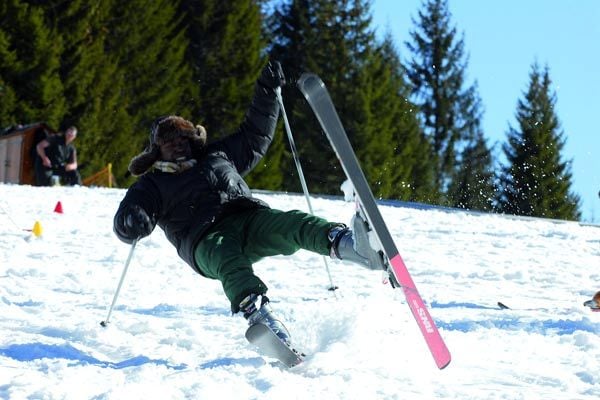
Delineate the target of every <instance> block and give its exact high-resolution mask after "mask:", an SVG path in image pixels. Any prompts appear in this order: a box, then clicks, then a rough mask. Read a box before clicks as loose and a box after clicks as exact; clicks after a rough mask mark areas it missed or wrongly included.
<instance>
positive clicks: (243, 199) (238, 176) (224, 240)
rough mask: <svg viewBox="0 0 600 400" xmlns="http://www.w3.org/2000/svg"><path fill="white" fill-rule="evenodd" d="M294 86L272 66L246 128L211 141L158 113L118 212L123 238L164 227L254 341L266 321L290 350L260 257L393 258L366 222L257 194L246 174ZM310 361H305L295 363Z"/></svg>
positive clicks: (372, 265) (364, 261) (371, 264)
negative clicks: (218, 287)
mask: <svg viewBox="0 0 600 400" xmlns="http://www.w3.org/2000/svg"><path fill="white" fill-rule="evenodd" d="M284 84H285V78H284V75H283V71H282V69H281V66H280V64H279V63H278V62H270V63H268V64H267V66H266V67H265V68H264V69H263V71H262V72H261V75H260V76H259V78H258V81H257V83H256V86H255V91H254V98H253V100H252V103H251V105H250V108H249V110H248V111H247V113H246V116H245V118H244V120H243V122H242V123H241V125H240V126H239V128H238V129H237V131H236V132H234V133H233V134H231V135H229V136H227V137H225V138H223V139H221V140H218V141H215V142H213V143H210V144H207V143H206V130H205V129H204V128H203V127H201V126H199V125H196V126H194V125H193V124H192V123H191V122H189V121H187V120H185V119H183V118H181V117H179V116H172V115H171V116H163V117H159V118H158V119H156V120H155V121H154V122H153V124H152V126H151V132H150V145H149V147H148V148H146V150H145V151H144V152H143V153H141V154H139V155H138V156H136V157H134V158H133V159H132V160H131V163H130V165H129V171H130V172H131V173H132V174H133V175H135V176H139V179H138V180H137V181H136V182H135V183H134V184H133V185H132V186H131V187H130V188H129V189H128V190H127V193H126V195H125V197H124V199H123V200H122V202H121V204H120V206H119V208H118V210H117V212H116V215H115V217H114V232H115V233H116V235H117V236H118V238H119V239H121V240H122V241H123V242H125V243H133V241H134V240H136V239H140V238H143V237H145V236H148V235H150V233H151V232H152V231H153V230H154V227H155V226H156V225H158V226H160V227H161V228H162V229H163V231H164V232H165V234H166V236H167V238H168V239H169V241H170V242H171V243H172V244H173V245H174V246H175V247H176V248H177V251H178V254H179V256H180V257H181V258H182V259H183V260H184V261H186V262H187V263H188V264H189V265H190V266H191V267H192V268H193V269H194V270H195V271H196V272H197V273H199V274H200V275H202V276H204V277H207V278H210V279H218V280H219V281H220V282H221V284H222V286H223V290H224V292H225V295H226V296H227V298H228V299H229V301H230V303H231V310H232V312H233V313H238V312H241V313H242V314H243V316H244V317H245V318H246V319H247V320H248V324H249V325H250V328H249V333H248V334H247V337H248V338H249V340H253V338H254V337H253V332H258V330H256V329H255V330H252V331H251V329H252V327H253V326H255V327H256V326H257V324H261V326H263V325H264V326H266V327H268V328H269V330H270V332H269V333H274V334H275V335H277V337H278V338H279V340H280V341H281V343H284V344H285V345H286V346H287V347H288V348H289V347H291V339H290V334H289V332H288V331H287V329H286V328H285V326H284V325H283V324H282V323H281V321H279V320H278V319H277V318H276V317H275V316H274V314H273V312H272V310H271V308H270V305H269V299H268V297H267V296H266V292H267V285H266V284H265V283H264V282H263V281H262V280H261V279H260V278H259V277H257V276H256V275H255V274H254V272H253V269H252V265H253V264H254V263H255V262H257V261H259V260H260V259H261V258H263V257H268V256H274V255H280V254H282V255H290V254H293V253H294V252H296V251H297V250H299V249H306V250H309V251H313V252H315V253H318V254H321V255H330V256H331V257H332V258H334V259H340V260H348V261H353V262H356V263H359V264H361V265H363V266H365V267H367V268H369V269H380V268H382V267H383V261H382V254H381V253H380V252H379V251H375V250H373V249H372V248H371V247H370V246H369V244H368V243H369V242H368V237H367V236H366V235H363V234H362V233H364V232H365V230H364V229H362V228H363V227H364V221H361V220H360V219H359V218H356V217H355V218H354V220H353V224H354V223H356V224H357V225H356V226H357V227H359V228H361V229H358V232H357V233H354V232H353V230H351V229H349V228H347V227H346V226H345V225H344V224H341V223H336V222H328V221H326V220H324V219H322V218H319V217H316V216H314V215H310V214H307V213H304V212H301V211H297V210H293V211H287V212H284V211H280V210H275V209H271V208H269V207H268V205H267V204H266V203H264V202H263V201H261V200H258V199H256V198H253V197H252V194H251V192H250V189H249V188H248V185H247V184H246V182H245V181H244V180H243V178H242V177H243V176H244V175H245V174H247V173H248V172H250V171H251V170H252V169H253V168H254V167H255V166H256V165H257V164H258V162H259V161H260V159H261V158H262V157H263V156H264V154H265V153H266V151H267V149H268V147H269V145H270V143H271V141H272V139H273V136H274V132H275V127H276V124H277V119H278V115H279V103H278V101H277V97H276V89H277V88H279V87H280V86H282V85H284ZM355 238H356V242H357V243H356V245H355ZM356 249H358V250H356ZM374 260H375V261H374ZM260 328H261V333H260V334H261V335H263V334H264V332H263V331H262V328H264V327H260ZM255 343H257V345H258V346H259V348H261V346H262V345H264V342H261V341H260V340H257V341H256V342H255ZM268 345H269V344H268V343H267V345H266V346H267V347H268ZM277 345H279V343H277ZM262 350H263V351H264V350H265V348H264V347H263V348H262ZM267 352H268V349H267ZM300 361H301V357H298V358H297V359H296V360H295V361H290V363H289V364H290V365H293V364H296V363H298V362H300Z"/></svg>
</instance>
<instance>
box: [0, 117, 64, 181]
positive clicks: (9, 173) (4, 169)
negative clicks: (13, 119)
mask: <svg viewBox="0 0 600 400" xmlns="http://www.w3.org/2000/svg"><path fill="white" fill-rule="evenodd" d="M55 133H56V131H54V130H53V129H52V128H50V127H49V126H48V125H46V124H45V123H43V122H42V123H35V124H30V125H25V126H17V127H11V128H8V129H5V130H4V132H3V133H0V182H3V183H18V184H22V185H35V172H34V162H35V157H36V151H35V146H36V145H37V144H38V143H39V142H40V141H42V140H43V139H45V138H46V137H47V136H48V135H51V134H55Z"/></svg>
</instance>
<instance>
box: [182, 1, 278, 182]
mask: <svg viewBox="0 0 600 400" xmlns="http://www.w3.org/2000/svg"><path fill="white" fill-rule="evenodd" d="M180 14H181V15H182V18H183V23H184V25H185V26H186V27H187V37H188V39H189V42H190V45H189V47H188V50H187V52H186V59H187V61H188V64H189V65H191V66H192V70H193V80H194V82H196V83H197V85H198V92H199V97H198V98H197V99H196V100H195V101H194V102H193V104H192V105H191V107H192V115H193V117H194V118H195V119H196V120H197V121H199V122H200V123H201V124H202V125H204V126H205V127H206V129H207V132H208V139H209V141H213V140H216V139H219V138H221V137H223V136H225V135H227V134H230V133H232V132H234V130H235V129H237V127H238V126H239V124H240V123H241V121H242V120H243V118H244V114H245V113H246V111H247V109H248V106H249V105H250V100H251V99H252V95H253V92H254V87H255V83H256V79H257V78H258V75H259V73H260V71H261V70H262V68H263V67H264V66H265V65H266V62H267V58H266V57H265V56H264V49H265V47H266V45H267V44H266V40H265V38H264V35H263V15H262V14H261V9H260V2H258V1H256V0H234V1H226V2H223V1H220V0H202V1H198V0H183V1H182V2H181V5H180ZM282 152H283V146H282V142H281V137H280V135H277V138H276V140H275V141H274V142H273V144H272V145H271V147H270V148H269V151H268V153H267V155H266V156H265V157H264V158H263V159H262V160H261V163H260V164H259V165H258V166H257V167H256V168H255V169H254V170H253V172H252V173H251V174H250V175H249V176H248V177H247V180H248V183H249V184H250V185H252V186H253V187H257V188H263V189H281V181H282V176H281V170H280V160H281V155H282Z"/></svg>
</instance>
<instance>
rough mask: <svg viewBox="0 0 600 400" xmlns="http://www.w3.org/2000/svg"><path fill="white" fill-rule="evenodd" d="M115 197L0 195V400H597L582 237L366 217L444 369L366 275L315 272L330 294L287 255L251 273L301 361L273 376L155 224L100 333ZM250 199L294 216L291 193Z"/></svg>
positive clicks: (235, 319)
mask: <svg viewBox="0 0 600 400" xmlns="http://www.w3.org/2000/svg"><path fill="white" fill-rule="evenodd" d="M124 194H125V191H124V190H123V189H105V188H85V187H53V188H36V187H30V186H19V185H2V184H0V199H1V202H0V206H1V208H0V249H1V250H0V398H3V399H212V398H219V399H237V400H240V399H598V398H599V397H600V337H599V334H600V313H597V312H596V313H594V312H591V311H590V309H589V308H586V307H584V306H583V304H582V303H583V302H584V301H586V300H588V299H590V298H591V297H592V296H593V294H594V293H595V292H596V291H597V290H600V268H599V265H600V227H598V226H592V225H581V224H579V223H576V222H559V221H551V220H542V219H524V218H511V217H507V216H502V215H494V214H475V213H468V212H462V211H452V210H444V209H425V208H423V209H419V208H416V207H399V206H391V205H381V206H380V210H381V212H382V214H383V215H384V218H385V219H386V221H387V222H388V225H389V228H390V230H391V233H392V235H393V237H394V239H395V242H396V244H397V246H398V248H399V249H400V252H401V254H402V256H403V258H404V261H405V263H406V265H407V267H408V269H409V271H410V272H411V274H412V277H413V279H414V281H415V283H416V285H417V288H418V289H419V291H420V293H421V295H422V297H423V299H424V300H425V302H426V304H427V305H428V306H429V309H430V312H431V315H432V316H433V318H434V320H435V321H436V323H437V325H438V327H439V329H440V332H441V335H442V337H443V338H444V339H445V341H446V344H447V346H448V348H449V349H450V351H451V353H452V357H453V360H452V362H451V363H450V365H449V366H448V367H447V368H445V369H444V370H438V369H437V367H436V365H435V363H434V361H433V359H432V357H431V355H430V353H429V351H428V349H427V346H426V345H425V342H424V340H423V337H422V335H421V333H420V331H419V329H418V327H417V324H416V323H415V320H414V318H413V316H412V314H411V312H410V310H409V308H408V306H407V305H406V302H405V299H404V295H403V293H402V291H401V290H398V289H391V288H390V286H389V285H388V284H385V283H384V282H383V279H382V278H383V277H382V273H381V272H379V271H369V270H366V269H364V268H361V267H360V266H357V265H352V264H345V263H341V262H337V261H332V260H328V263H327V265H328V268H329V270H330V272H331V279H332V281H333V283H334V284H335V285H337V286H339V289H338V290H336V291H335V292H333V291H329V290H328V288H329V286H330V280H329V276H328V273H327V268H326V265H325V264H324V261H323V257H321V256H319V255H315V254H312V253H309V252H306V251H300V252H298V253H296V254H295V255H293V256H288V257H285V256H276V257H272V258H269V259H265V260H263V261H261V262H259V263H257V264H256V265H255V271H256V273H257V274H258V275H259V276H260V277H261V278H262V279H263V280H264V281H265V282H266V283H268V284H269V286H270V290H269V296H270V298H271V300H272V305H273V309H274V311H275V313H276V314H277V315H278V316H279V317H281V318H282V319H283V320H284V321H285V323H286V325H287V327H288V328H289V330H290V331H291V334H292V338H293V340H294V343H295V344H296V346H297V347H298V348H300V349H301V350H302V351H304V352H305V353H306V354H307V357H306V360H305V362H304V363H303V364H301V365H299V366H297V367H295V368H293V369H286V368H282V367H281V366H280V365H278V364H277V363H276V362H275V361H274V360H271V359H265V358H263V357H261V356H260V355H259V354H258V353H257V352H256V351H255V349H254V348H253V347H252V346H251V345H250V344H249V343H248V342H247V341H246V339H245V337H244V332H245V329H246V321H245V320H244V319H243V318H242V317H241V316H239V315H233V316H232V315H231V312H230V306H229V303H228V301H227V299H226V297H225V296H224V295H223V293H222V290H221V287H220V284H219V282H217V281H212V280H208V279H205V278H202V277H201V276H199V275H197V274H195V273H194V272H193V271H192V269H191V268H190V267H189V266H187V265H186V264H185V263H184V262H183V261H181V260H180V259H179V258H178V256H177V254H176V251H175V249H174V248H173V247H172V246H171V245H170V243H169V242H168V241H167V240H166V238H165V236H164V234H163V233H162V231H160V229H156V230H155V231H154V233H153V234H152V235H151V236H150V237H148V238H145V239H143V240H141V241H140V242H139V243H138V244H137V247H135V249H134V252H133V255H132V260H131V263H130V265H129V269H128V272H127V275H126V276H125V280H124V283H123V287H122V289H121V292H120V295H119V297H118V299H117V302H116V305H115V308H114V309H113V312H112V314H111V317H110V323H109V324H108V326H107V327H106V328H103V327H101V326H100V322H101V321H103V320H104V319H106V317H107V313H108V310H109V306H110V304H111V301H112V300H113V296H114V294H115V290H116V288H117V284H118V282H119V278H120V277H121V274H122V272H123V269H124V266H125V261H126V259H127V256H128V254H129V252H130V250H131V246H128V245H126V244H124V243H122V242H120V241H119V240H118V239H117V238H116V237H115V235H114V234H113V232H112V218H113V215H114V212H115V211H116V208H117V206H118V204H119V202H120V200H121V199H122V198H123V196H124ZM340 194H341V193H340ZM256 196H257V197H259V198H261V199H263V200H265V201H267V202H268V203H269V204H270V205H271V206H272V207H274V208H279V209H284V210H288V209H302V210H305V209H306V203H305V199H304V197H303V196H301V195H294V194H277V193H262V192H261V193H258V194H256ZM58 202H60V205H61V206H62V211H63V213H57V212H54V209H55V206H56V205H57V203H58ZM312 206H313V208H314V211H315V213H316V214H318V215H320V216H323V217H325V218H327V219H329V220H332V221H339V222H349V221H350V218H351V216H352V212H353V205H352V204H350V203H347V202H344V201H343V200H342V198H341V197H340V198H339V199H337V198H324V197H314V198H313V199H312ZM36 221H37V222H39V226H40V227H41V228H42V235H41V236H39V237H36V236H35V235H33V233H32V232H31V230H32V229H33V226H34V224H35V222H36ZM498 302H502V303H503V304H505V305H506V306H508V307H510V309H500V307H498V304H497V303H498Z"/></svg>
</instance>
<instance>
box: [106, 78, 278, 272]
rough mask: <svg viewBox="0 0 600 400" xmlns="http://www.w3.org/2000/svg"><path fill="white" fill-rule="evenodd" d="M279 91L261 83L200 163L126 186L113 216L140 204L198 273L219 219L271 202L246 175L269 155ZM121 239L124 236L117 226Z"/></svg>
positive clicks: (149, 174) (199, 158) (156, 173)
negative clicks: (199, 251)
mask: <svg viewBox="0 0 600 400" xmlns="http://www.w3.org/2000/svg"><path fill="white" fill-rule="evenodd" d="M278 114H279V103H278V101H277V98H276V94H275V90H274V89H270V88H265V87H262V86H261V85H259V84H257V87H256V90H255V93H254V98H253V100H252V103H251V105H250V108H249V110H248V111H247V113H246V116H245V117H244V120H243V122H242V124H241V125H240V127H239V128H238V129H237V131H236V132H235V133H233V134H231V135H229V136H227V137H225V138H223V139H221V140H219V141H216V142H214V143H211V144H209V145H207V146H206V147H205V148H204V149H203V151H202V154H200V155H199V156H196V157H195V158H196V159H197V161H198V163H197V164H196V165H195V166H194V167H192V168H190V169H188V170H186V171H184V172H181V173H179V174H173V173H167V172H162V171H151V172H147V173H146V174H144V175H142V176H141V177H140V178H139V179H138V180H137V181H136V182H135V183H134V184H133V185H132V186H131V187H130V188H129V189H128V190H127V193H126V194H125V197H124V198H123V200H122V201H121V204H120V206H119V209H118V210H117V213H116V215H115V219H114V221H116V220H117V218H118V217H119V215H120V213H122V212H125V211H126V209H127V208H128V207H131V206H133V205H138V206H140V207H142V208H143V209H144V210H145V211H146V213H147V214H148V215H149V216H150V219H151V220H152V223H153V224H154V225H156V224H158V226H160V227H161V228H162V230H163V231H164V232H165V235H166V236H167V239H169V241H170V242H171V243H172V244H173V245H174V246H175V247H176V248H177V252H178V254H179V256H180V257H181V258H182V259H183V260H184V261H186V262H187V263H188V264H189V265H190V266H191V267H192V268H193V269H194V270H195V271H196V272H198V273H200V270H199V268H198V266H197V265H196V263H195V262H194V248H195V247H196V244H197V243H198V242H199V241H200V239H201V238H202V236H203V235H204V234H205V233H206V231H207V230H208V228H210V227H211V225H213V224H214V223H215V222H216V221H218V220H219V219H220V218H222V217H224V216H226V215H230V214H231V213H234V212H236V211H240V210H245V209H249V208H258V207H268V206H267V204H266V203H264V202H263V201H261V200H259V199H255V198H253V197H252V194H251V192H250V189H249V187H248V185H247V184H246V182H245V181H244V180H243V178H242V177H243V176H244V175H246V174H247V173H248V172H250V171H251V170H252V168H254V167H255V166H256V165H257V164H258V162H259V160H260V159H261V158H262V157H263V156H264V155H265V153H266V152H267V149H268V147H269V145H270V144H271V141H272V140H273V135H274V133H275V127H276V125H277V117H278ZM114 231H115V233H116V234H117V236H118V237H119V239H121V240H122V241H124V242H126V243H131V242H132V240H131V239H129V238H126V237H123V236H121V235H120V234H119V232H118V231H117V230H116V229H114Z"/></svg>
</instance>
